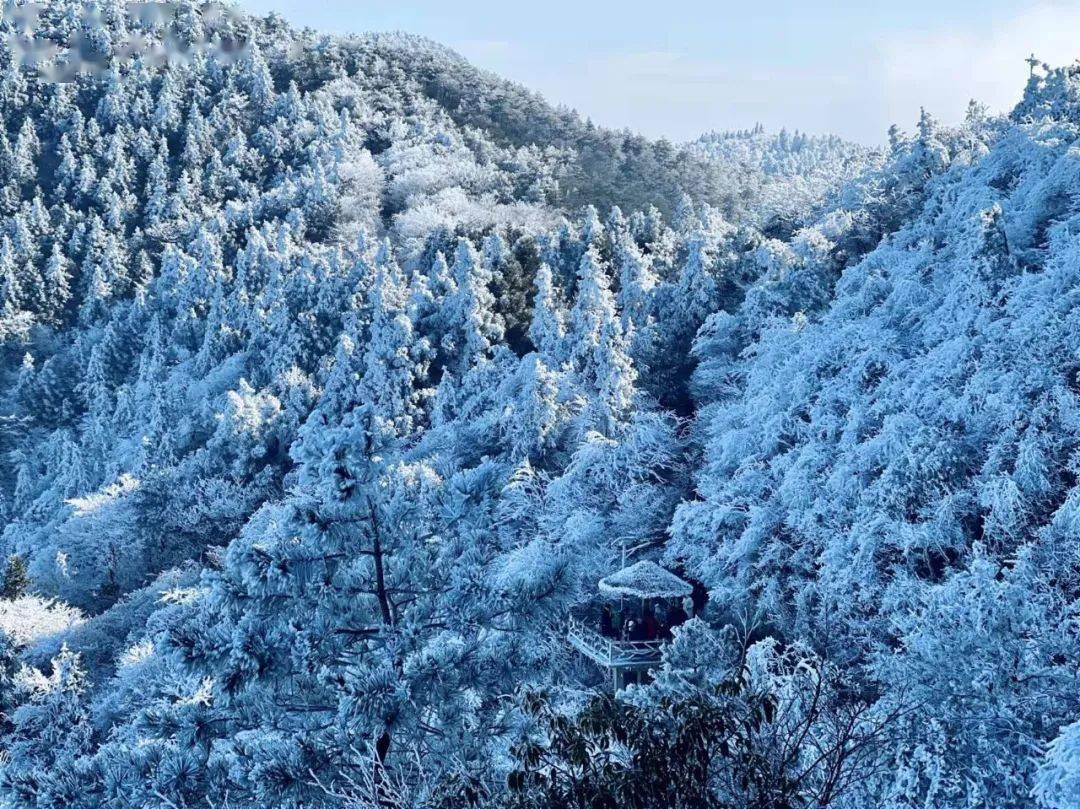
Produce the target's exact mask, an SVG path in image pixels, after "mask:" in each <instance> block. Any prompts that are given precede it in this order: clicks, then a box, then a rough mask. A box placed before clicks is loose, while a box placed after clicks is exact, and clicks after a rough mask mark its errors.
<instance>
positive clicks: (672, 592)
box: [600, 560, 694, 598]
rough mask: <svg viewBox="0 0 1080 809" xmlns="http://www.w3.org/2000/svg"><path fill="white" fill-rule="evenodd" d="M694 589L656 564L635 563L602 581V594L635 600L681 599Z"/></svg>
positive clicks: (647, 562) (646, 562)
mask: <svg viewBox="0 0 1080 809" xmlns="http://www.w3.org/2000/svg"><path fill="white" fill-rule="evenodd" d="M693 591H694V588H693V587H692V586H691V585H690V584H688V583H687V582H685V581H683V580H682V579H680V578H679V577H678V576H676V575H675V574H674V573H672V572H671V571H668V570H664V568H662V567H660V565H658V564H656V563H655V562H649V561H647V560H646V561H641V562H635V563H634V564H632V565H630V567H624V568H623V569H622V570H618V571H616V572H615V573H612V574H611V575H610V576H605V577H604V578H602V579H600V592H601V593H603V594H604V595H611V596H633V597H635V598H681V597H683V596H688V595H690V594H691V593H692V592H693Z"/></svg>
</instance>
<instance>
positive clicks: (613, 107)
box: [240, 0, 1080, 143]
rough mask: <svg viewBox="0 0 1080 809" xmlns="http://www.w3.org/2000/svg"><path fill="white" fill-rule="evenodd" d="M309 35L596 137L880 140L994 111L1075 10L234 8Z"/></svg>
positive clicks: (1059, 2) (1072, 20)
mask: <svg viewBox="0 0 1080 809" xmlns="http://www.w3.org/2000/svg"><path fill="white" fill-rule="evenodd" d="M240 4H241V5H242V6H243V7H245V8H247V9H248V10H250V11H254V12H259V13H265V12H268V11H271V10H273V11H277V12H279V13H280V14H282V15H283V16H284V17H285V18H286V19H288V20H290V21H292V22H294V23H297V24H300V25H309V26H311V27H313V28H318V29H320V30H325V31H330V32H337V33H347V32H361V31H386V30H402V31H409V32H412V33H417V34H423V35H425V36H428V37H431V38H432V39H436V40H438V41H440V42H443V43H445V44H447V45H449V46H451V47H453V48H455V49H456V50H458V51H459V52H461V53H462V54H464V55H465V56H466V57H468V58H469V59H470V60H471V61H472V62H473V63H474V64H476V65H479V66H480V67H484V68H487V69H490V70H493V71H495V72H496V73H499V74H500V75H502V76H505V77H507V78H510V79H514V80H516V81H519V82H522V83H523V84H525V85H527V86H529V87H531V88H533V89H535V90H538V91H540V92H541V93H543V94H544V96H545V97H547V98H548V100H550V101H552V102H555V103H562V104H567V105H569V106H571V107H574V108H576V109H577V110H579V111H580V112H581V113H583V114H585V115H588V116H590V117H591V118H592V119H593V120H594V121H596V122H597V123H600V124H604V125H607V126H616V127H624V126H625V127H630V128H631V129H635V130H638V131H641V132H643V133H645V134H648V135H651V136H657V137H659V136H665V137H668V138H671V139H673V140H687V139H690V138H693V137H696V136H697V135H698V134H700V133H702V132H704V131H707V130H710V129H730V128H742V127H748V126H751V125H753V124H754V123H755V122H761V123H763V124H765V125H766V126H767V127H769V128H772V129H775V128H779V127H781V126H787V127H789V128H793V129H794V128H798V129H803V130H806V131H810V132H816V133H823V132H834V133H836V134H839V135H842V136H844V137H848V138H851V139H853V140H859V141H862V142H865V143H879V142H881V141H883V140H884V137H885V131H886V130H887V128H888V126H889V124H890V123H893V122H896V123H899V124H900V125H901V126H903V127H904V128H911V127H912V126H913V124H914V121H915V120H916V118H917V116H918V112H919V107H920V106H921V105H925V106H926V107H927V108H928V109H929V110H930V111H931V112H933V113H934V114H935V115H936V116H937V117H938V118H940V119H942V120H944V121H947V122H955V121H957V120H959V119H960V118H961V117H962V115H963V111H964V109H965V107H966V106H967V102H968V100H969V99H970V98H978V99H979V100H981V101H983V102H985V103H987V104H989V105H990V107H991V108H994V109H1007V108H1008V107H1009V106H1011V104H1012V103H1014V102H1015V100H1016V99H1017V98H1018V97H1019V94H1020V92H1021V90H1022V89H1023V85H1024V81H1025V80H1026V77H1027V71H1028V68H1027V66H1026V65H1025V64H1024V63H1023V58H1024V57H1025V56H1027V55H1028V54H1029V53H1030V52H1031V51H1034V52H1035V54H1036V55H1037V56H1038V57H1039V58H1041V59H1043V60H1045V61H1048V62H1051V63H1055V64H1057V63H1065V62H1072V61H1073V60H1074V59H1076V58H1077V57H1080V40H1077V38H1076V33H1077V31H1080V0H1068V1H1067V2H1066V1H1063V0H1043V1H1042V2H1024V0H1012V2H1007V0H937V2H933V1H932V0H893V1H892V2H889V3H887V4H886V3H880V2H873V0H868V1H867V2H861V3H855V2H833V3H813V2H798V0H772V1H771V2H770V1H769V0H757V1H756V2H755V0H742V2H737V3H736V2H727V1H726V0H713V1H712V2H708V1H707V0H653V2H647V3H646V2H637V0H623V2H610V1H609V0H604V1H603V2H588V0H577V2H573V1H572V0H547V1H546V2H542V3H524V4H523V3H520V2H513V1H512V0H503V2H497V1H496V0H443V1H442V2H430V1H428V0H425V1H423V2H422V1H421V0H361V1H360V2H357V1H356V0H240Z"/></svg>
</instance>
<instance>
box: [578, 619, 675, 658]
mask: <svg viewBox="0 0 1080 809" xmlns="http://www.w3.org/2000/svg"><path fill="white" fill-rule="evenodd" d="M567 639H568V640H569V641H570V645H571V646H573V647H574V648H575V649H577V650H578V651H579V652H581V653H582V654H583V655H585V656H586V657H588V658H589V659H591V660H593V661H595V662H596V663H599V664H600V665H601V666H604V667H605V668H609V669H637V668H648V667H649V666H653V665H656V664H657V663H659V662H660V652H661V650H662V649H663V647H664V641H661V640H616V639H615V638H606V637H604V636H603V635H601V634H600V633H599V632H597V631H596V630H595V629H593V628H592V627H590V626H588V625H587V624H584V623H582V622H581V621H579V620H578V619H576V618H571V619H570V624H569V627H568V629H567Z"/></svg>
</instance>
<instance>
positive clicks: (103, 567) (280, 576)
mask: <svg viewBox="0 0 1080 809" xmlns="http://www.w3.org/2000/svg"><path fill="white" fill-rule="evenodd" d="M20 6H21V4H20ZM21 7H22V8H23V9H26V8H29V7H28V6H21ZM35 8H36V12H37V13H36V18H35V19H34V20H33V27H34V31H35V41H39V42H45V43H48V44H49V45H50V46H51V47H52V48H55V49H56V51H55V53H52V52H51V51H48V52H47V53H49V54H50V55H48V56H47V58H46V61H45V62H44V63H40V64H37V65H33V64H29V63H28V60H26V59H25V58H23V57H25V54H26V48H27V44H26V42H27V40H26V37H27V33H26V26H27V25H28V23H27V21H26V18H25V17H24V16H21V15H19V14H10V13H9V14H7V15H5V18H4V22H3V23H2V24H0V32H2V33H3V34H4V35H5V42H6V45H5V47H4V49H3V51H2V53H0V67H2V75H0V120H2V122H3V126H0V378H2V380H3V384H2V385H0V453H2V455H0V457H2V459H3V460H2V461H0V529H2V530H0V559H2V562H3V564H2V565H0V574H2V576H0V751H2V753H0V805H11V806H13V807H24V806H25V807H31V806H33V807H59V806H64V807H69V808H70V807H103V806H109V807H175V808H177V809H179V807H196V806H203V807H205V806H213V807H244V806H251V807H261V806H282V807H296V808H297V809H299V807H412V806H417V807H436V806H439V807H462V806H493V807H547V806H598V807H600V806H602V807H608V806H612V807H614V806H639V807H668V806H672V807H675V806H685V807H696V806H710V807H742V806H754V807H800V806H842V807H891V808H893V809H909V808H910V809H913V808H914V807H917V806H918V807H931V806H932V807H974V806H995V807H1009V806H1016V807H1023V806H1032V805H1039V806H1044V807H1053V808H1054V809H1068V808H1069V807H1074V806H1077V805H1080V765H1078V760H1080V758H1078V752H1077V751H1078V750H1080V574H1078V572H1077V571H1078V570H1080V535H1078V534H1080V489H1078V488H1077V476H1078V475H1080V435H1078V433H1080V314H1078V312H1080V300H1078V298H1080V278H1078V275H1080V240H1078V234H1080V198H1078V189H1080V152H1078V150H1077V148H1076V146H1075V145H1074V144H1076V143H1077V142H1078V139H1080V101H1078V99H1080V68H1076V67H1071V68H1063V69H1057V70H1051V69H1049V68H1046V69H1037V70H1035V71H1034V73H1033V75H1032V79H1031V81H1030V83H1029V84H1028V86H1027V88H1026V90H1025V91H1024V95H1023V98H1022V100H1021V101H1020V103H1019V104H1018V105H1017V107H1016V108H1015V110H1014V111H1013V112H1012V113H1011V115H1009V116H992V115H989V114H988V113H986V112H985V111H984V110H983V109H982V108H980V107H978V106H977V105H972V107H971V109H970V111H969V114H968V117H967V119H966V121H965V123H964V124H963V125H962V126H960V127H957V128H945V127H942V126H940V125H938V124H937V123H936V122H935V121H934V119H933V118H932V117H931V116H930V115H929V114H927V113H924V114H923V116H922V117H921V119H920V120H919V121H917V122H915V127H914V131H913V132H912V133H910V134H907V133H904V132H903V131H901V130H899V129H895V130H894V131H893V132H891V133H890V141H889V148H888V150H887V152H886V153H884V154H877V153H875V152H872V151H871V150H867V149H864V148H862V147H857V146H853V145H851V144H846V143H844V142H842V141H840V140H838V139H834V138H809V137H807V136H805V135H799V134H796V135H791V134H789V133H786V132H783V133H780V134H778V135H776V136H769V135H766V134H765V133H763V132H761V131H760V130H755V131H753V132H749V133H731V134H727V135H717V134H713V135H708V136H705V137H703V138H702V139H701V140H700V141H698V142H696V143H694V144H690V145H687V146H675V145H672V144H670V143H667V142H663V141H650V140H647V139H645V138H641V137H638V136H635V135H632V134H630V133H620V132H612V131H608V130H605V129H602V128H598V127H595V126H593V125H592V124H590V123H589V122H587V121H584V120H583V119H581V118H580V117H579V116H578V115H577V114H575V113H573V112H570V111H566V110H555V109H553V108H551V107H550V106H549V105H547V104H546V103H545V102H544V101H543V100H542V99H541V98H540V97H538V96H537V95H535V94H533V93H530V92H528V91H527V90H524V89H523V88H521V87H519V86H517V85H514V84H512V83H509V82H505V81H502V80H500V79H498V78H497V77H494V76H491V75H488V74H485V73H483V72H482V71H478V70H476V69H475V68H473V67H471V66H470V65H468V64H467V63H466V62H465V61H464V60H462V59H461V58H460V57H458V56H456V55H455V54H454V53H452V52H451V51H449V50H447V49H445V48H442V47H441V46H438V45H436V44H434V43H431V42H429V41H427V40H423V39H420V38H415V37H410V36H406V35H399V34H394V35H375V34H372V35H364V36H357V37H347V38H336V37H329V36H324V35H322V34H318V33H315V32H311V31H297V30H294V29H291V28H289V27H288V26H287V25H285V24H284V23H283V22H282V21H281V20H280V19H277V18H267V19H257V18H251V17H245V16H242V15H240V14H233V13H228V14H225V13H210V12H211V11H213V8H212V7H203V6H201V5H200V4H196V3H194V2H190V1H189V0H185V1H184V2H182V3H178V4H173V5H169V6H163V7H161V8H162V9H165V10H166V11H167V13H164V12H162V13H154V14H149V13H145V11H146V9H145V8H143V9H142V10H141V11H140V7H139V6H138V4H134V5H132V6H125V5H124V4H121V3H119V2H111V1H110V0H96V2H94V3H93V4H92V5H91V6H90V7H88V8H89V9H90V10H89V11H87V10H86V9H84V4H83V3H81V2H74V0H50V2H48V3H45V4H44V5H43V6H40V7H35ZM208 9H209V10H208ZM8 10H9V11H10V10H11V9H8ZM159 11H161V9H159ZM133 41H137V42H139V43H141V47H142V48H143V50H141V51H140V50H139V49H135V50H134V54H133V55H132V54H131V53H130V52H131V51H132V47H131V43H132V42H133ZM164 44H168V45H169V46H170V48H172V49H173V51H176V52H179V53H181V54H183V58H180V57H175V58H163V57H161V56H160V53H161V51H162V48H159V47H156V46H163V45H164ZM226 45H228V46H229V47H226ZM151 54H157V55H151ZM77 55H78V58H80V59H86V60H88V61H89V62H90V63H91V64H93V65H100V66H101V67H100V68H99V69H95V70H90V71H84V72H82V73H78V74H77V75H76V74H74V72H73V71H71V70H69V69H68V68H69V67H70V65H71V63H72V62H73V60H74V59H75V58H76V56H77ZM69 73H70V74H71V75H68V74H69ZM644 560H648V561H651V562H656V563H659V564H662V565H664V566H665V567H666V568H667V569H668V570H669V571H673V572H675V573H677V574H678V575H679V576H681V577H682V578H683V579H684V580H685V581H686V582H690V583H692V584H693V591H694V598H693V599H691V600H692V601H693V604H692V607H693V608H692V609H691V610H690V612H696V613H697V614H696V615H695V616H694V617H692V618H689V620H685V621H684V622H682V623H681V624H679V625H677V626H675V627H674V629H673V631H672V637H671V638H670V642H668V643H665V644H664V646H663V659H662V660H661V662H660V663H659V664H658V665H657V666H656V667H655V669H654V670H653V672H652V674H651V676H649V677H643V678H641V680H640V681H639V682H637V683H634V684H632V685H629V687H627V688H625V689H623V690H620V691H619V692H618V694H617V695H615V696H612V695H611V694H610V693H609V692H610V680H609V679H608V678H607V677H606V676H605V675H604V674H603V673H602V672H601V671H599V670H598V669H597V668H596V667H595V666H593V665H592V664H591V663H590V662H589V661H588V660H586V659H584V658H583V657H582V656H581V655H579V654H578V653H577V652H575V650H574V649H573V648H572V647H571V646H570V645H569V644H568V643H567V640H566V626H567V621H568V618H569V617H570V616H571V615H572V614H573V615H582V614H585V612H587V610H588V609H589V608H590V607H592V606H595V602H596V601H597V598H598V586H597V582H598V581H599V580H600V579H601V578H603V577H605V576H608V575H609V574H611V573H613V572H614V571H616V570H618V569H619V568H623V567H624V566H626V565H627V564H628V563H632V562H637V561H644ZM687 586H688V587H689V586H690V585H689V584H688V585H687Z"/></svg>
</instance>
